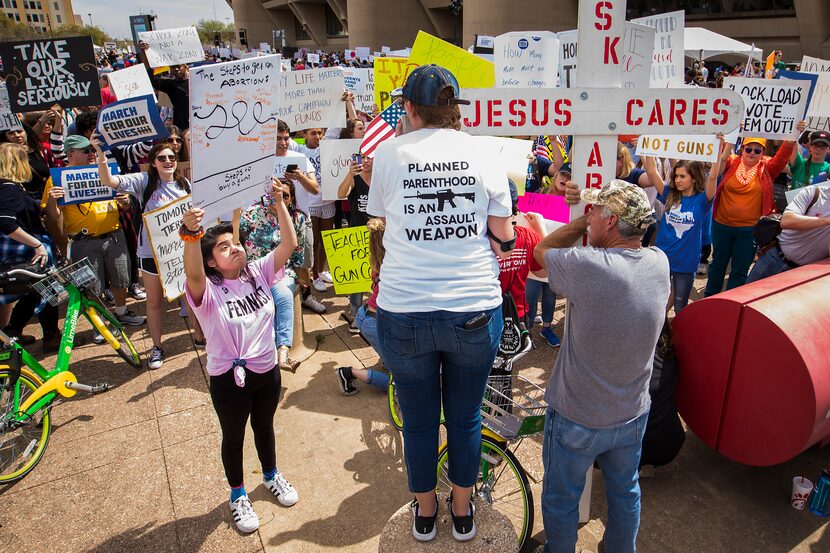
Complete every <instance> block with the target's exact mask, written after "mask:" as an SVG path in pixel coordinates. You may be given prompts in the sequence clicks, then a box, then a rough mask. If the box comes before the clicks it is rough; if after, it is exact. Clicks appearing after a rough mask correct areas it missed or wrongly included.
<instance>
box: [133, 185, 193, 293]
mask: <svg viewBox="0 0 830 553" xmlns="http://www.w3.org/2000/svg"><path fill="white" fill-rule="evenodd" d="M190 199H191V196H190V195H187V196H185V197H184V198H179V199H178V200H175V201H172V202H170V203H169V204H167V205H166V206H164V207H160V208H158V209H156V210H153V211H148V212H147V213H145V214H144V226H145V228H146V229H147V235H148V236H149V237H150V246H151V247H152V248H153V258H154V259H155V261H156V267H158V269H159V280H160V281H161V287H162V289H163V290H164V297H165V298H167V300H168V301H173V300H174V299H176V298H178V297H179V296H181V295H182V294H184V283H185V274H184V242H182V239H181V238H179V228H180V227H181V226H182V216H183V215H184V212H185V211H187V210H188V209H190V205H191V204H190Z"/></svg>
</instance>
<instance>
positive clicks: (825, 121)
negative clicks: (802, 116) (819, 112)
mask: <svg viewBox="0 0 830 553" xmlns="http://www.w3.org/2000/svg"><path fill="white" fill-rule="evenodd" d="M807 130H808V131H827V132H830V117H807Z"/></svg>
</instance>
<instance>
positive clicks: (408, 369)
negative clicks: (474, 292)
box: [378, 306, 504, 493]
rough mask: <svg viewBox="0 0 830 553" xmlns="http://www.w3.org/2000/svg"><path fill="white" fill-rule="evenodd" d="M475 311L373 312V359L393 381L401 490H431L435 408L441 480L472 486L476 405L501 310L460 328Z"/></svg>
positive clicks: (477, 446) (477, 456)
mask: <svg viewBox="0 0 830 553" xmlns="http://www.w3.org/2000/svg"><path fill="white" fill-rule="evenodd" d="M479 313H481V311H477V312H472V313H456V312H450V311H431V312H426V313H390V312H389V311H384V310H382V309H378V336H380V347H381V358H382V359H383V362H384V363H385V364H386V366H387V367H389V368H390V370H391V371H392V376H394V377H395V387H396V389H397V391H398V401H399V403H400V406H401V413H402V415H403V420H405V421H406V424H405V425H404V429H403V439H404V461H405V462H406V468H407V472H408V474H409V490H410V491H412V492H414V493H423V492H428V491H430V490H434V489H435V486H436V484H437V472H436V467H437V466H438V429H439V425H440V419H441V406H442V404H443V407H444V419H445V422H446V428H447V447H448V448H449V478H450V481H451V482H452V483H453V484H455V485H457V486H461V487H469V486H472V485H473V484H475V482H476V480H477V477H478V471H479V465H480V461H481V400H482V398H483V397H484V388H485V385H486V384H487V377H488V376H489V374H490V369H491V368H492V366H493V360H494V359H495V357H496V351H497V350H498V346H499V339H500V337H501V331H502V326H503V324H504V322H503V321H502V316H501V306H499V307H497V308H495V309H490V310H487V311H484V312H483V313H484V314H485V315H486V316H487V317H488V319H489V320H488V322H487V323H486V324H484V326H481V327H478V328H475V329H472V330H468V329H465V328H464V323H466V322H467V321H469V320H471V319H473V318H474V317H476V316H477V315H478V314H479Z"/></svg>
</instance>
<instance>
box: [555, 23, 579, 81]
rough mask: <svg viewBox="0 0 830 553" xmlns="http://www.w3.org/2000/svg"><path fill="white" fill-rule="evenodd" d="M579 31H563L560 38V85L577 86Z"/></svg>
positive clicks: (559, 35)
mask: <svg viewBox="0 0 830 553" xmlns="http://www.w3.org/2000/svg"><path fill="white" fill-rule="evenodd" d="M578 35H579V33H578V31H576V30H573V31H563V32H561V33H559V34H558V35H557V37H558V38H559V86H561V87H562V88H572V87H574V86H576V85H575V84H574V83H576V57H577V38H578Z"/></svg>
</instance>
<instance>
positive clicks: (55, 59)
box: [0, 36, 101, 113]
mask: <svg viewBox="0 0 830 553" xmlns="http://www.w3.org/2000/svg"><path fill="white" fill-rule="evenodd" d="M0 57H2V59H3V67H4V70H5V71H6V72H7V73H8V76H7V77H6V86H7V88H8V90H9V100H10V103H11V110H12V111H13V112H15V113H25V112H29V111H39V110H45V109H49V108H51V107H52V106H53V105H55V104H60V106H61V107H63V108H73V107H83V106H97V105H99V104H101V87H100V84H99V81H98V65H97V64H96V63H95V51H94V50H93V48H92V39H91V38H90V37H88V36H80V37H72V38H59V39H38V40H26V41H20V42H3V43H0Z"/></svg>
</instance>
